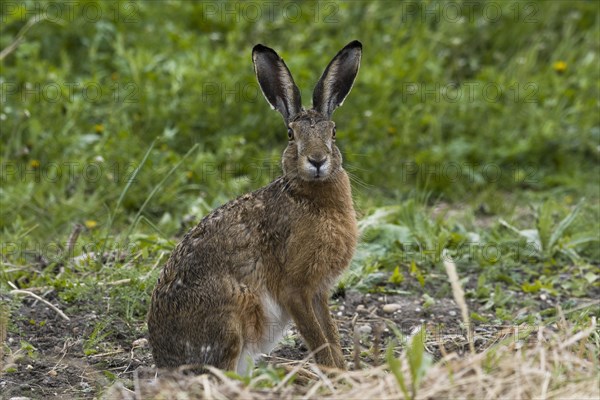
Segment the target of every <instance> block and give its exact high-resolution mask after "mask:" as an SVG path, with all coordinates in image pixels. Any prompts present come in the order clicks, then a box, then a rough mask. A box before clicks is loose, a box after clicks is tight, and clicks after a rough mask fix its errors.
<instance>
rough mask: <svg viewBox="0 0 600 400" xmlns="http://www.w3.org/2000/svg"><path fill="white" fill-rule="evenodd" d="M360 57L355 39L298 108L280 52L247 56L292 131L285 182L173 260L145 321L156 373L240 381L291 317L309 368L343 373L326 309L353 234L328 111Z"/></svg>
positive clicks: (216, 224) (202, 233) (263, 50)
mask: <svg viewBox="0 0 600 400" xmlns="http://www.w3.org/2000/svg"><path fill="white" fill-rule="evenodd" d="M361 54H362V45H361V43H360V42H358V41H353V42H351V43H349V44H348V45H347V46H346V47H344V48H343V49H342V50H341V51H340V52H339V53H338V54H337V55H336V56H335V57H334V58H333V60H332V61H331V62H330V63H329V65H328V66H327V68H326V69H325V72H324V73H323V76H322V77H321V79H320V80H319V82H318V83H317V85H316V87H315V89H314V94H313V108H312V109H309V110H305V109H304V108H303V107H302V105H301V102H300V91H299V89H298V87H297V86H296V84H295V83H294V80H293V78H292V75H291V74H290V71H289V70H288V68H287V66H286V65H285V63H284V62H283V60H282V59H281V58H280V57H279V55H278V54H277V53H276V52H275V51H274V50H272V49H270V48H268V47H265V46H263V45H260V44H259V45H256V46H255V47H254V49H253V50H252V60H253V62H254V69H255V72H256V76H257V78H258V82H259V84H260V87H261V89H262V91H263V94H264V95H265V98H266V99H267V101H268V102H269V104H270V105H271V106H272V107H273V108H274V109H276V110H277V111H279V112H280V113H281V115H282V116H283V119H284V121H285V124H286V127H287V131H288V139H289V142H288V145H287V148H286V149H285V151H284V152H283V161H282V165H283V175H282V176H281V177H279V178H277V179H276V180H274V181H273V182H272V183H270V184H269V185H267V186H265V187H263V188H261V189H258V190H257V191H255V192H253V193H250V194H246V195H243V196H241V197H239V198H237V199H235V200H233V201H230V202H229V203H227V204H225V205H223V206H221V207H219V208H217V209H215V210H214V211H213V212H211V213H210V214H209V215H208V216H206V217H205V218H204V219H202V221H200V223H199V224H198V225H197V226H196V227H195V228H193V229H192V230H191V231H189V232H188V233H187V234H186V235H185V237H184V238H183V240H182V241H181V243H179V245H178V246H177V247H176V248H175V250H174V251H173V254H172V255H171V258H170V259H169V260H168V262H167V264H166V266H165V267H164V269H163V271H162V273H161V275H160V277H159V279H158V282H157V284H156V288H155V289H154V293H153V294H152V303H151V305H150V311H149V315H148V330H149V336H150V344H151V345H152V349H153V356H154V360H155V362H156V366H157V367H178V366H182V365H190V366H194V367H196V368H197V369H201V367H202V365H212V366H215V367H218V368H222V369H228V370H236V369H237V371H238V373H240V374H245V373H247V372H248V371H249V368H250V367H251V366H252V365H253V362H254V359H255V358H256V357H257V356H259V355H260V354H262V353H268V352H269V351H271V350H272V348H273V347H274V346H275V345H276V344H277V343H278V341H279V339H280V338H281V336H282V334H283V332H284V330H285V327H286V325H287V324H288V323H289V321H290V319H292V320H293V321H294V322H295V323H296V326H297V328H298V330H299V331H300V334H301V335H302V336H303V338H304V340H305V341H306V343H307V344H308V347H309V348H310V349H311V350H312V351H314V352H315V358H316V361H317V363H319V364H321V365H323V366H329V367H337V368H342V369H343V368H345V364H344V358H343V355H342V350H341V346H340V339H339V334H338V330H337V327H336V325H335V323H334V321H333V319H332V318H331V315H330V313H329V308H328V305H327V300H328V298H329V292H330V289H331V287H332V285H333V284H334V281H335V279H336V278H337V277H339V275H340V274H341V273H342V272H343V271H344V270H345V269H346V268H347V267H348V264H349V263H350V259H351V258H352V255H353V253H354V249H355V246H356V241H357V236H358V233H357V227H356V216H355V212H354V208H353V205H352V196H351V191H350V182H349V179H348V175H347V174H346V172H345V171H344V170H343V168H342V156H341V154H340V151H339V149H338V148H337V147H336V145H335V132H336V131H335V123H334V122H332V121H331V114H332V113H333V112H334V110H335V109H336V108H337V107H338V106H340V105H341V104H342V102H343V101H344V99H345V97H346V96H347V95H348V93H349V92H350V89H351V88H352V85H353V83H354V79H355V77H356V74H357V73H358V68H359V64H360V59H361Z"/></svg>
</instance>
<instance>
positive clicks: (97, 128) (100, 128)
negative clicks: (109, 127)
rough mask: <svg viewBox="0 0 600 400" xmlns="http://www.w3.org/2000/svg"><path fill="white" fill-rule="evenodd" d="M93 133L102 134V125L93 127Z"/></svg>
mask: <svg viewBox="0 0 600 400" xmlns="http://www.w3.org/2000/svg"><path fill="white" fill-rule="evenodd" d="M94 131H96V133H98V134H100V133H102V132H104V125H102V124H96V125H94Z"/></svg>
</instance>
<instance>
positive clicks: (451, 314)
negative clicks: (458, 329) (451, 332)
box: [448, 310, 456, 317]
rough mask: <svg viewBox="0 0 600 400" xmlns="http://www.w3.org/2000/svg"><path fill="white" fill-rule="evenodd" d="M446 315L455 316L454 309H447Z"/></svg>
mask: <svg viewBox="0 0 600 400" xmlns="http://www.w3.org/2000/svg"><path fill="white" fill-rule="evenodd" d="M448 315H450V316H451V317H456V311H454V310H450V311H448Z"/></svg>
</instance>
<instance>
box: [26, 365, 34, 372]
mask: <svg viewBox="0 0 600 400" xmlns="http://www.w3.org/2000/svg"><path fill="white" fill-rule="evenodd" d="M25 369H26V370H28V371H31V370H32V369H33V365H31V364H27V366H26V367H25Z"/></svg>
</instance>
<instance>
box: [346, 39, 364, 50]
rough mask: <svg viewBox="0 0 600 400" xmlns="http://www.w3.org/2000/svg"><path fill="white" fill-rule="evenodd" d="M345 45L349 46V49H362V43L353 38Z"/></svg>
mask: <svg viewBox="0 0 600 400" xmlns="http://www.w3.org/2000/svg"><path fill="white" fill-rule="evenodd" d="M346 47H348V48H351V49H362V43H361V42H359V41H358V40H353V41H351V42H350V43H348V44H347V45H346Z"/></svg>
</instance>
